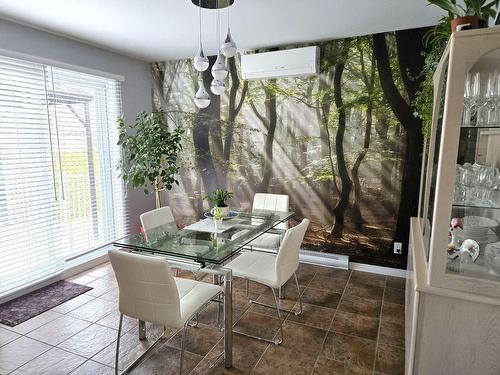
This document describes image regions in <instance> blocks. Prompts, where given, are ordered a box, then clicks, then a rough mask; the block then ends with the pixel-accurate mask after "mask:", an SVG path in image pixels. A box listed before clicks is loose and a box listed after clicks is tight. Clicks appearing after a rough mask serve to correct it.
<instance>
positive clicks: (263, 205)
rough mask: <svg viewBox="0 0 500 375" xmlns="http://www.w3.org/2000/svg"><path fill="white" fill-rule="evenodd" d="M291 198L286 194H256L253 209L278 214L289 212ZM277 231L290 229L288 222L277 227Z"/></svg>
mask: <svg viewBox="0 0 500 375" xmlns="http://www.w3.org/2000/svg"><path fill="white" fill-rule="evenodd" d="M289 202H290V198H289V197H288V195H285V194H268V193H256V194H255V195H254V197H253V205H252V208H253V209H258V210H271V211H278V212H287V211H288V209H289ZM276 228H277V229H284V230H286V229H288V222H284V223H281V224H278V225H276Z"/></svg>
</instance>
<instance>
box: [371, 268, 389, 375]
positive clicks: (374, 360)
mask: <svg viewBox="0 0 500 375" xmlns="http://www.w3.org/2000/svg"><path fill="white" fill-rule="evenodd" d="M386 287H387V276H386V278H385V285H384V292H383V293H382V303H381V304H380V315H379V319H378V330H377V341H376V343H375V356H374V357H373V369H372V371H373V373H374V374H375V367H376V365H377V351H378V340H379V337H380V327H381V326H382V311H383V310H384V299H385V288H386Z"/></svg>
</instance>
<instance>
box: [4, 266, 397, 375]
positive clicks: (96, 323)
mask: <svg viewBox="0 0 500 375" xmlns="http://www.w3.org/2000/svg"><path fill="white" fill-rule="evenodd" d="M312 271H314V273H312V272H307V271H305V272H303V274H304V276H305V275H307V277H310V278H309V280H308V281H306V282H305V283H303V284H300V295H301V296H302V295H303V294H304V292H305V291H306V290H307V289H308V288H310V289H313V290H322V291H326V292H328V293H336V294H338V292H337V291H336V290H333V289H328V287H323V288H321V287H314V286H310V285H311V283H312V282H313V280H314V278H315V277H317V276H324V277H331V278H334V279H335V278H337V279H339V280H341V279H342V278H341V277H335V276H331V275H330V274H328V273H324V274H323V273H322V272H321V273H320V272H319V271H318V270H317V269H316V270H312ZM84 275H85V271H83V272H81V276H84ZM88 276H90V275H88ZM90 277H93V278H94V279H95V280H93V281H92V282H95V281H98V280H104V281H110V282H112V277H110V275H109V274H106V275H103V276H100V277H95V276H90ZM352 277H353V271H352V270H349V275H348V277H347V279H346V282H345V285H344V287H343V289H342V293H340V294H341V296H340V299H339V301H338V303H337V305H336V308H335V311H334V313H333V316H332V318H331V320H330V321H329V324H328V328H327V329H325V331H326V333H325V336H324V338H323V340H322V343H321V346H320V350H319V352H318V354H317V356H316V359H315V361H314V364H313V366H312V369H311V372H310V373H311V374H312V373H314V371H315V368H316V366H317V364H318V360H319V358H320V356H321V353H322V351H323V350H324V347H325V343H326V340H327V337H328V335H329V334H330V332H332V333H334V332H335V331H333V324H334V321H335V318H336V316H337V313H338V311H339V307H340V305H341V303H342V301H343V300H344V299H345V298H347V297H346V291H347V289H348V287H349V285H350V283H351V281H352ZM87 284H88V283H87ZM87 284H83V285H87ZM361 284H362V285H366V284H368V285H370V283H369V282H363V281H361ZM316 285H317V284H316ZM320 285H321V284H320ZM383 288H384V289H383V293H382V300H381V304H380V310H379V322H378V327H377V336H376V340H375V352H374V360H373V364H372V373H374V372H375V367H376V363H377V351H378V349H379V338H380V332H381V325H382V311H383V308H384V301H385V295H386V292H387V277H386V278H385V283H384V286H383ZM113 289H114V288H111V289H109V290H107V291H106V292H104V293H102V294H101V295H99V296H93V295H87V294H85V293H83V294H82V295H87V296H89V297H91V299H90V300H89V301H86V302H84V303H82V304H81V305H79V306H77V307H74V308H72V309H71V310H69V311H66V312H59V311H54V312H55V313H57V314H59V316H57V317H56V318H55V319H52V320H49V321H47V322H45V323H43V324H41V325H40V326H38V327H35V328H33V329H31V330H29V331H27V332H25V333H22V334H21V333H19V332H16V331H14V330H12V329H9V328H10V327H3V326H2V328H5V329H6V330H8V331H10V332H13V333H14V334H16V335H19V336H18V337H16V338H15V339H14V340H12V341H9V342H7V343H6V344H4V345H2V347H3V346H5V345H8V344H10V343H12V342H15V341H16V340H19V339H21V338H23V337H25V338H28V339H30V340H34V341H36V342H39V343H42V344H44V345H47V346H48V348H47V350H44V351H43V352H42V353H40V354H38V355H37V356H35V357H33V358H31V359H30V360H29V361H27V362H25V363H22V364H21V365H19V366H18V367H16V368H15V369H13V370H11V372H9V374H11V373H12V372H15V371H17V370H19V368H21V367H23V366H25V365H26V364H27V363H30V362H32V361H34V360H36V359H37V358H39V357H40V356H43V355H44V354H46V353H47V352H48V351H50V350H52V349H54V348H57V349H59V350H61V351H64V352H66V353H70V354H72V355H75V356H78V357H79V358H82V360H83V362H82V363H81V364H80V365H78V366H77V367H75V368H74V369H72V370H71V372H70V373H73V372H75V371H77V370H78V368H80V367H82V366H84V365H85V364H86V363H87V362H89V361H94V362H95V363H98V364H99V365H103V366H105V367H107V368H111V367H110V366H109V365H108V364H106V363H103V362H101V361H99V360H94V359H93V358H94V357H96V356H97V355H99V353H102V352H103V351H105V350H106V349H109V346H110V345H113V344H115V345H116V337H115V338H114V339H113V341H112V342H111V343H110V344H107V345H106V346H105V347H104V348H102V349H101V350H99V351H98V352H97V353H95V354H93V355H92V356H90V357H87V356H83V355H80V354H77V353H74V352H73V351H71V349H66V348H60V347H59V346H58V345H60V344H62V343H63V342H65V341H67V340H69V339H71V338H72V337H74V336H75V335H78V334H79V333H80V332H82V331H83V330H85V329H87V328H89V327H92V326H99V327H104V328H107V329H111V330H113V331H117V329H116V328H115V327H113V324H112V323H111V322H110V323H109V325H104V324H102V323H99V321H100V320H103V319H105V318H107V317H109V316H110V315H112V314H115V311H114V310H110V311H109V312H108V313H107V314H105V315H104V316H102V317H100V318H99V319H98V320H97V321H92V320H88V319H85V318H81V317H78V316H74V315H71V312H73V311H74V310H77V309H79V308H82V307H84V306H85V305H87V304H89V303H90V302H94V301H96V300H99V301H103V302H113V303H115V304H116V302H117V301H116V300H111V299H109V300H108V299H104V298H102V296H103V295H105V294H107V293H109V292H110V291H112V290H113ZM393 289H397V290H404V288H393ZM238 290H239V289H238ZM294 290H295V288H294ZM264 294H265V292H262V293H259V294H258V296H257V297H256V298H255V299H257V300H258V299H259V298H261V297H262V296H263V295H264ZM285 298H286V297H285ZM286 299H288V298H286ZM290 299H292V298H290ZM368 299H369V298H368ZM303 303H305V304H306V302H303ZM297 304H298V301H295V303H294V304H293V307H292V309H293V308H295V307H296V306H297ZM307 304H309V305H311V306H315V307H318V308H327V307H326V306H322V305H317V304H314V303H307ZM395 304H396V305H402V306H404V304H399V303H395ZM97 307H99V306H97ZM251 308H252V305H251V304H250V305H249V306H248V307H246V308H244V309H241V308H240V307H238V310H239V312H241V314H240V315H239V318H238V319H237V320H235V321H234V322H233V326H235V325H236V324H237V323H238V322H239V321H240V320H241V319H242V318H243V317H244V316H245V314H247V313H249V312H251V313H254V314H257V315H260V316H269V314H266V313H264V312H259V311H255V310H251ZM47 311H53V310H52V309H49V310H47ZM42 314H43V313H42ZM353 314H354V313H353ZM39 315H40V314H39ZM357 315H363V314H357ZM64 316H68V317H70V318H74V319H77V320H80V321H83V322H86V323H88V324H89V325H88V326H87V327H85V328H83V329H80V330H78V332H75V333H73V334H72V335H70V336H68V337H66V338H65V339H64V340H63V341H62V342H60V343H58V344H57V345H53V344H48V343H46V342H44V341H42V340H40V339H37V338H34V337H30V336H28V335H29V334H31V333H32V332H33V331H36V330H38V329H40V328H42V327H44V326H46V325H48V324H51V323H53V322H54V321H55V320H57V319H60V318H62V317H64ZM209 316H210V315H209ZM273 316H274V315H273ZM290 316H291V314H286V315H285V316H283V318H282V324H283V325H285V324H286V323H290V324H298V325H300V326H303V327H308V328H311V327H312V328H316V329H322V330H323V328H321V327H317V326H315V325H313V324H312V323H311V324H308V323H307V322H299V321H293V320H290V319H289V318H290ZM211 319H212V318H210V320H211ZM398 324H401V323H398ZM200 325H201V326H202V327H207V328H212V324H208V325H207V324H205V323H200ZM134 329H135V326H134V325H132V326H131V328H130V329H128V330H127V331H125V332H123V335H125V334H128V333H130V332H131V331H133V330H134ZM216 329H217V328H216ZM340 333H342V332H340ZM355 333H356V332H354V334H353V333H342V334H343V335H346V336H350V337H355V338H363V336H359V335H357V334H355ZM176 334H177V333H174V334H173V335H172V336H171V337H170V338H169V339H168V340H166V341H165V343H163V344H162V345H167V346H171V347H173V346H172V345H169V343H170V342H171V340H172V339H173V338H174V337H175V336H176ZM277 334H278V331H276V334H275V335H277ZM115 336H116V335H115ZM365 338H366V337H365ZM285 339H286V336H285ZM221 340H223V338H221V339H220V340H218V341H217V342H216V343H215V344H214V346H212V347H211V348H210V349H209V350H208V351H207V353H206V354H205V355H203V356H201V355H199V356H201V357H202V359H201V360H200V362H199V363H201V362H202V361H203V357H205V356H207V355H208V354H209V353H211V352H212V351H213V350H214V348H216V347H217V346H218V344H219V343H220V341H221ZM271 345H272V344H267V346H266V347H265V349H264V350H263V352H262V354H261V355H260V356H259V358H258V359H257V361H256V362H255V364H254V365H253V367H252V369H251V371H250V373H254V372H255V370H256V368H257V367H258V366H259V364H261V362H262V359H263V358H264V356H265V354H266V353H267V352H268V349H269V348H270V347H271ZM391 346H394V347H397V348H400V346H399V345H391ZM403 349H404V347H403ZM193 354H196V353H193ZM199 363H198V364H197V365H196V366H195V367H194V368H193V369H191V371H190V373H191V372H192V371H194V370H195V369H197V368H198V366H199Z"/></svg>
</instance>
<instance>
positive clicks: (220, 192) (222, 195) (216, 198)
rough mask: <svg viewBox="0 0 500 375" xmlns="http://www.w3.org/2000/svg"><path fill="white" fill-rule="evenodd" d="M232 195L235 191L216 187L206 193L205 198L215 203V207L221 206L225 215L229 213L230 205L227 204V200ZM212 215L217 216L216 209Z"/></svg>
mask: <svg viewBox="0 0 500 375" xmlns="http://www.w3.org/2000/svg"><path fill="white" fill-rule="evenodd" d="M232 197H233V193H230V192H229V191H226V190H224V189H216V190H214V191H212V192H211V193H208V194H207V195H205V199H206V200H207V201H208V202H210V203H213V205H214V207H218V208H220V210H221V212H222V215H224V216H228V215H229V206H228V205H227V203H226V200H228V199H229V198H232ZM212 215H214V216H215V214H214V211H213V212H212Z"/></svg>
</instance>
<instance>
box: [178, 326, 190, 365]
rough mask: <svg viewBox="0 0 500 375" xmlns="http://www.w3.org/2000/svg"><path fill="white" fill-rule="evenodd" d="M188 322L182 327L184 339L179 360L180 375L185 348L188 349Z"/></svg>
mask: <svg viewBox="0 0 500 375" xmlns="http://www.w3.org/2000/svg"><path fill="white" fill-rule="evenodd" d="M187 327H188V324H187V323H186V324H184V328H183V329H182V339H181V358H180V360H179V375H182V363H183V362H184V350H185V349H186V332H187Z"/></svg>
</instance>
